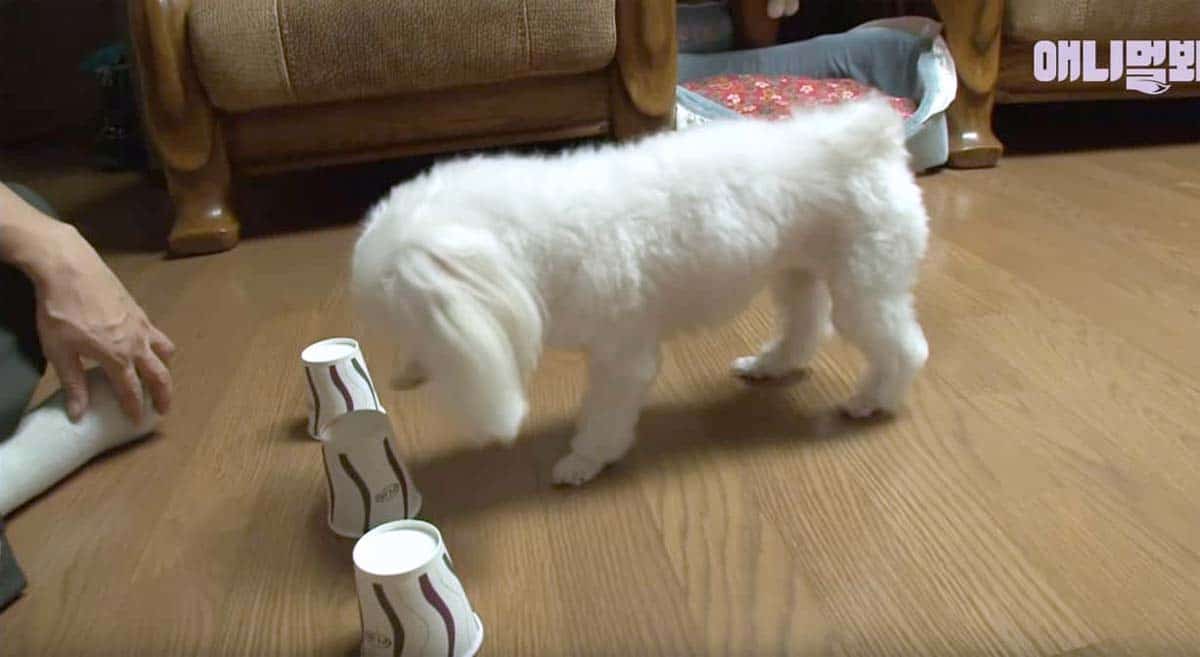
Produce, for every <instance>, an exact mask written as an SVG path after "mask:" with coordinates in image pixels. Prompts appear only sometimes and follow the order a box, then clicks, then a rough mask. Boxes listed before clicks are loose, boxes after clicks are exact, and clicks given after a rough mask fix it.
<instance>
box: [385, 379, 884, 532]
mask: <svg viewBox="0 0 1200 657" xmlns="http://www.w3.org/2000/svg"><path fill="white" fill-rule="evenodd" d="M572 421H573V420H572ZM887 422H888V420H886V419H883V420H869V421H852V420H849V419H847V418H845V417H844V416H842V414H841V413H840V412H838V411H837V410H836V409H834V408H828V409H820V410H819V411H817V412H814V413H813V414H810V415H798V414H797V413H796V410H795V402H794V400H790V399H788V397H787V392H786V390H785V389H784V388H781V387H752V388H742V389H740V390H738V391H735V392H733V393H732V394H728V395H725V396H722V397H717V398H710V399H700V400H697V401H695V402H690V403H687V404H682V405H670V406H662V405H659V406H651V407H649V408H647V409H646V410H645V411H643V413H642V415H641V420H640V421H639V423H638V443H637V444H636V445H635V446H634V448H633V451H632V452H631V453H630V454H629V455H627V456H626V457H625V458H624V459H622V460H621V461H620V462H618V463H617V464H615V465H613V466H611V467H609V468H608V469H607V470H605V471H604V472H602V473H601V474H600V475H599V476H598V477H597V478H596V479H594V480H593V481H591V482H589V483H587V484H585V485H584V486H582V487H580V488H559V487H555V486H553V485H552V483H551V480H550V472H551V469H552V468H553V466H554V463H555V462H556V461H557V459H558V458H559V457H561V456H562V455H564V454H565V453H566V452H567V449H568V442H569V440H570V437H571V433H572V429H573V426H572V423H571V422H570V421H563V422H557V423H554V424H550V425H546V426H539V427H533V428H531V429H529V430H526V431H524V432H523V433H522V434H521V437H520V438H519V439H518V440H517V442H516V444H514V445H513V446H512V447H510V448H504V447H488V448H481V449H461V450H457V451H454V452H448V453H445V454H441V455H438V456H437V457H435V458H432V459H429V460H424V461H421V460H416V461H410V462H409V463H408V466H409V468H410V470H411V472H412V474H413V477H414V479H415V480H416V482H417V484H418V485H419V486H420V487H421V490H422V493H423V494H424V498H425V500H426V506H425V509H424V510H423V514H422V515H423V516H426V517H428V518H430V519H432V520H433V522H435V523H436V522H437V521H438V519H443V518H454V519H455V520H456V521H459V520H461V518H463V517H464V516H466V517H470V516H471V515H473V514H478V513H485V512H490V511H494V510H495V509H496V508H497V507H501V506H505V505H512V504H540V505H545V504H553V503H554V502H555V501H556V500H561V499H562V498H563V497H564V496H570V495H596V494H600V493H601V492H602V491H604V490H605V489H607V488H609V487H613V486H624V485H629V484H631V483H634V482H635V481H636V479H635V473H637V472H639V471H640V472H645V471H649V470H653V469H654V468H657V467H660V466H661V465H662V464H663V463H664V462H666V461H671V460H675V459H680V458H684V457H687V458H695V457H697V456H703V455H705V454H715V453H720V452H723V451H726V450H755V449H767V448H774V447H778V446H780V445H790V446H791V447H792V448H794V449H805V446H806V445H808V444H812V443H817V442H826V441H836V440H848V439H866V438H868V437H870V436H871V435H872V434H874V433H875V432H876V431H878V430H879V429H881V428H882V426H883V425H884V424H886V423H887ZM463 482H470V485H467V486H464V485H463Z"/></svg>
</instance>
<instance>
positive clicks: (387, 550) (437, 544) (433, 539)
mask: <svg viewBox="0 0 1200 657" xmlns="http://www.w3.org/2000/svg"><path fill="white" fill-rule="evenodd" d="M354 578H355V583H356V584H357V587H358V609H359V615H360V617H361V618H362V630H363V639H362V657H471V656H472V655H474V654H475V653H476V652H478V650H479V646H480V645H481V644H482V643H483V623H482V622H481V621H480V620H479V616H477V615H476V614H475V612H474V611H473V610H472V609H471V603H470V601H469V600H467V594H466V592H465V591H464V590H463V587H462V583H461V582H459V580H458V576H457V575H456V574H455V572H454V566H453V562H452V561H451V560H450V555H449V553H447V552H446V547H445V545H444V544H443V542H442V535H441V533H440V532H438V530H437V528H436V527H434V526H433V525H431V524H429V523H427V522H421V521H420V520H400V521H397V522H389V523H387V524H385V525H380V526H379V527H376V528H375V529H372V530H371V531H370V532H368V533H367V534H366V535H364V536H363V537H362V538H360V539H358V543H356V544H355V545H354Z"/></svg>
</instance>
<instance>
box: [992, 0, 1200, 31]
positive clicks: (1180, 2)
mask: <svg viewBox="0 0 1200 657" xmlns="http://www.w3.org/2000/svg"><path fill="white" fill-rule="evenodd" d="M1198 33H1200V2H1197V1H1196V0H1146V1H1141V0H1139V1H1138V2H1129V1H1127V0H1007V1H1006V2H1005V7H1004V38H1005V39H1006V40H1013V41H1037V40H1039V39H1098V40H1099V39H1139V38H1159V39H1168V38H1175V39H1195V38H1196V35H1197V34H1198Z"/></svg>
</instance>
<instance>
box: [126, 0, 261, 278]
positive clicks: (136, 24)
mask: <svg viewBox="0 0 1200 657" xmlns="http://www.w3.org/2000/svg"><path fill="white" fill-rule="evenodd" d="M190 6H191V1H190V0H129V24H130V33H131V35H132V37H133V45H134V53H135V55H136V60H137V70H138V78H139V80H140V82H141V88H142V102H143V105H144V108H145V112H144V114H145V124H146V132H147V134H148V135H149V137H150V140H151V141H152V142H153V144H154V147H155V150H156V151H157V152H158V155H159V157H160V158H162V163H163V168H164V173H165V174H166V176H167V184H168V186H169V187H170V189H171V198H172V200H173V201H174V202H175V223H174V226H173V227H172V229H171V234H170V236H169V238H168V246H169V248H170V250H171V252H172V253H174V254H176V255H191V254H196V253H211V252H214V251H223V250H225V249H228V248H231V247H232V246H233V245H234V244H236V243H237V240H238V234H239V230H240V229H239V226H238V221H237V217H236V216H234V213H233V211H232V208H231V205H230V199H229V189H230V171H229V158H228V156H227V155H226V153H225V141H224V139H222V137H221V126H220V124H219V123H218V122H217V118H216V114H215V112H214V111H213V108H212V105H211V104H210V103H209V101H208V96H207V94H205V93H204V88H203V87H202V86H201V84H200V78H199V77H198V76H197V74H196V69H195V66H194V64H193V63H192V58H191V49H190V48H189V46H188V35H187V14H188V9H189V8H190Z"/></svg>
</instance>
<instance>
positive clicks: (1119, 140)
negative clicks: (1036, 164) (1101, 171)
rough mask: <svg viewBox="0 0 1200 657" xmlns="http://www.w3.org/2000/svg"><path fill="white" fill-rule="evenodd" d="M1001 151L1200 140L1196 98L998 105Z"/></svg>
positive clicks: (1056, 150) (1019, 152)
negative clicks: (1003, 149) (1002, 146)
mask: <svg viewBox="0 0 1200 657" xmlns="http://www.w3.org/2000/svg"><path fill="white" fill-rule="evenodd" d="M994 127H995V131H996V135H997V136H998V137H1000V141H1002V142H1004V148H1005V154H1006V155H1036V154H1045V153H1061V152H1066V151H1088V150H1113V149H1122V148H1138V147H1144V146H1159V145H1165V144H1186V143H1194V142H1200V98H1183V99H1172V100H1162V99H1159V100H1144V101H1143V100H1121V101H1087V102H1075V103H1044V104H1030V105H998V106H997V107H996V113H995V116H994Z"/></svg>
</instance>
